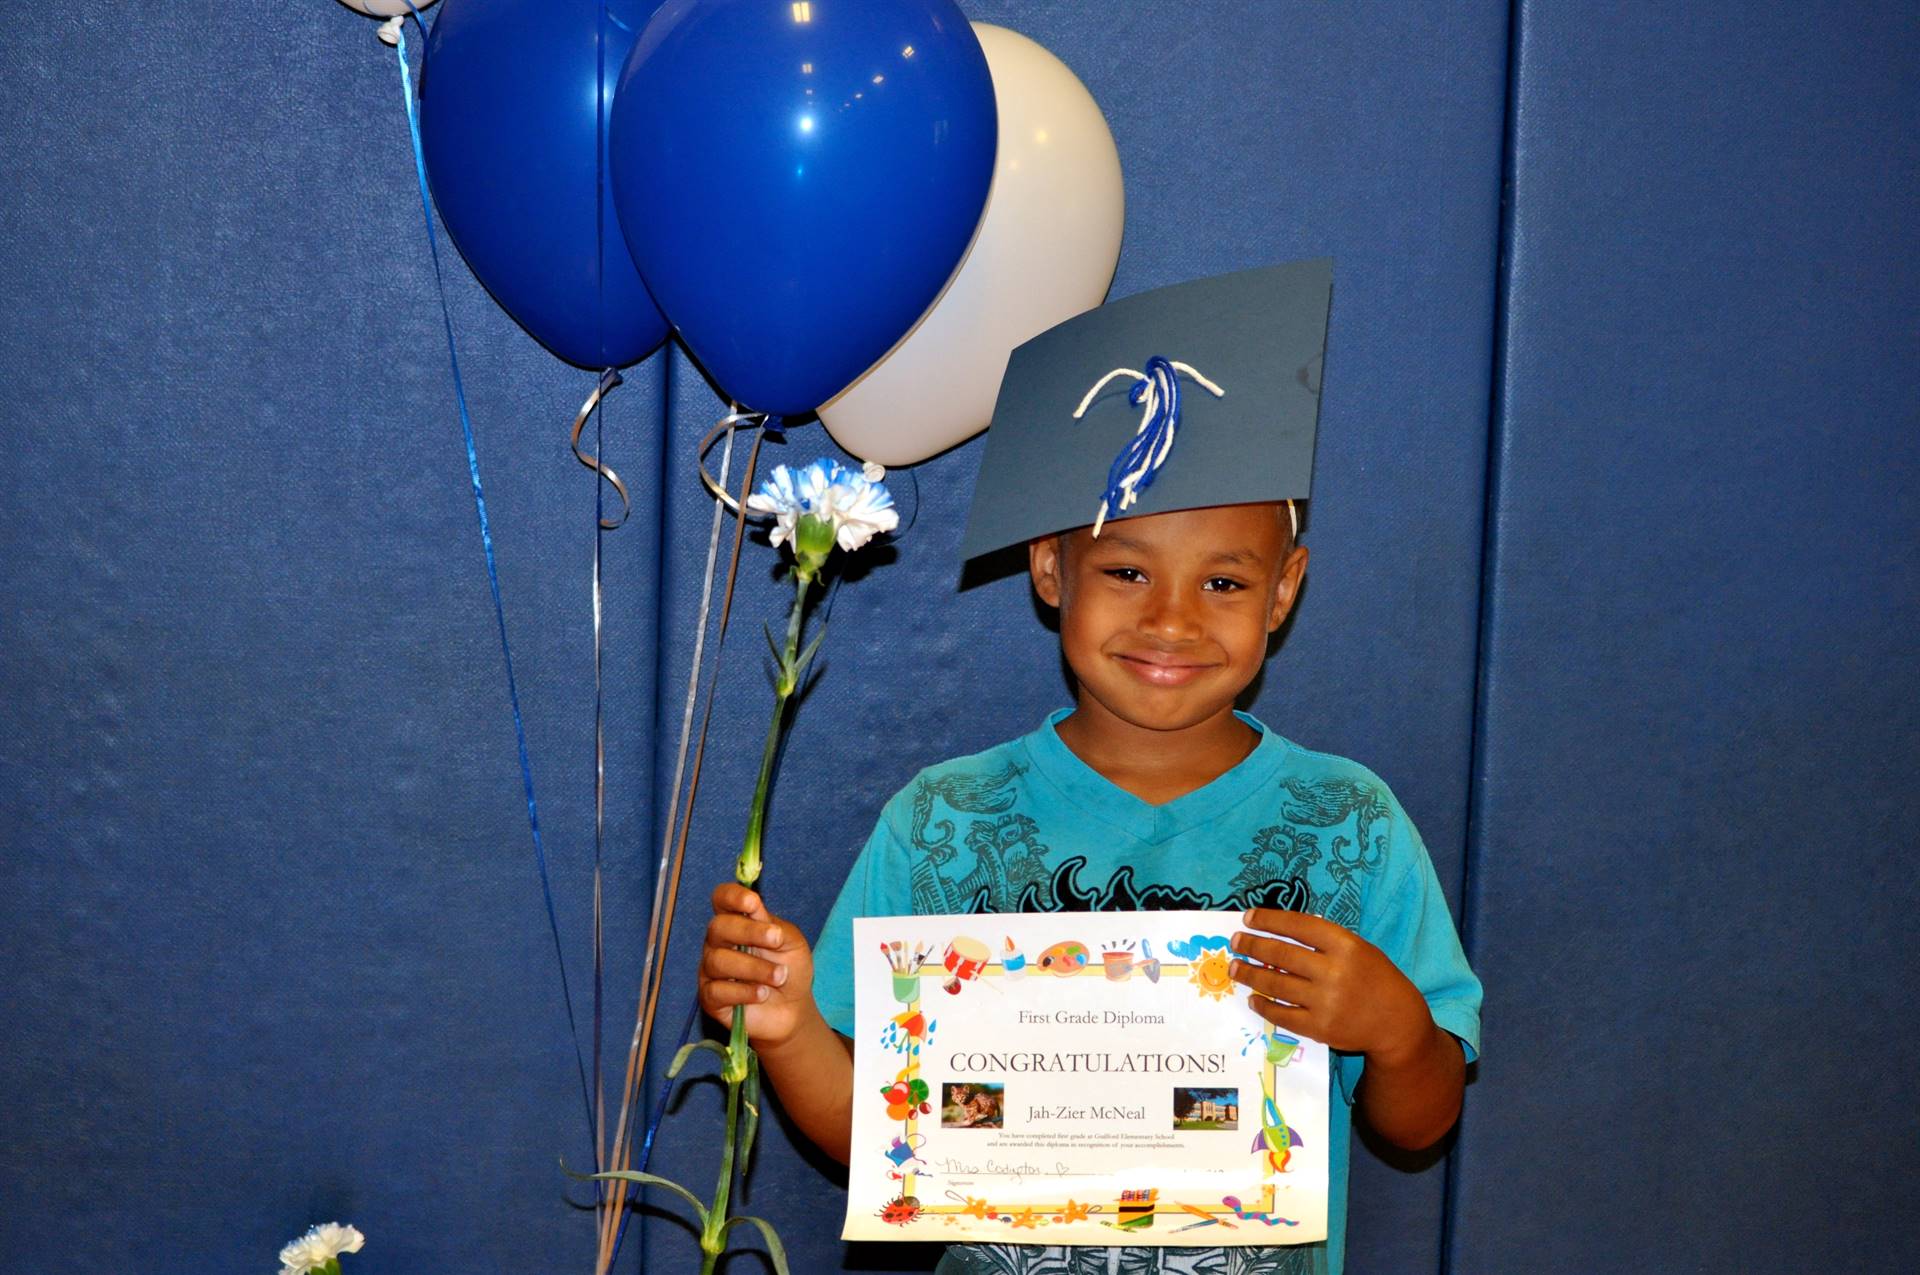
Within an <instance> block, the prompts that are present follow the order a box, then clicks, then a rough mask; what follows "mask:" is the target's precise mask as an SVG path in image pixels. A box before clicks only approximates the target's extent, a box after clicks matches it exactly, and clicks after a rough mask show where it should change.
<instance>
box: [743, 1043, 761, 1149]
mask: <svg viewBox="0 0 1920 1275" xmlns="http://www.w3.org/2000/svg"><path fill="white" fill-rule="evenodd" d="M740 1099H741V1101H742V1102H744V1103H746V1106H747V1118H746V1119H745V1120H743V1121H741V1127H740V1171H741V1172H742V1173H745V1172H746V1171H747V1160H748V1158H749V1157H751V1156H752V1154H753V1135H754V1133H755V1132H756V1131H757V1130H758V1129H759V1128H760V1055H758V1054H756V1053H753V1052H752V1051H751V1050H749V1051H748V1053H747V1078H746V1080H744V1081H743V1082H742V1089H741V1092H740Z"/></svg>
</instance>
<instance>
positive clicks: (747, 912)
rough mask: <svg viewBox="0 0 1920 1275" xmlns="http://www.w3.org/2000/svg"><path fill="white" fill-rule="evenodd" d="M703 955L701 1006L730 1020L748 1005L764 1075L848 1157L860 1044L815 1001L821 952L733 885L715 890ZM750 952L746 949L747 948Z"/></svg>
mask: <svg viewBox="0 0 1920 1275" xmlns="http://www.w3.org/2000/svg"><path fill="white" fill-rule="evenodd" d="M713 913H714V915H713V920H712V921H710V922H709V923H708V924H707V936H706V944H705V948H704V950H703V951H702V954H701V960H700V1005H701V1007H702V1008H703V1009H705V1010H706V1011H707V1013H709V1014H711V1015H713V1017H714V1018H716V1019H718V1020H719V1021H721V1022H723V1023H730V1022H732V1019H733V1008H734V1006H736V1005H744V1006H746V1010H747V1039H748V1040H749V1041H751V1042H752V1044H753V1048H754V1052H756V1053H758V1054H759V1055H760V1068H761V1073H762V1074H763V1075H764V1076H765V1077H766V1079H767V1083H768V1084H770V1085H771V1086H772V1087H773V1089H774V1092H776V1093H778V1094H779V1095H780V1105H781V1106H782V1107H783V1108H784V1109H785V1110H786V1112H787V1114H788V1115H789V1116H791V1117H792V1118H793V1121H794V1123H795V1124H797V1125H799V1126H800V1131H801V1132H802V1133H804V1134H806V1135H807V1137H808V1138H810V1139H811V1140H812V1141H813V1142H814V1144H815V1145H817V1146H818V1147H819V1148H820V1149H821V1150H822V1151H824V1152H826V1153H827V1154H828V1155H830V1156H832V1157H833V1158H834V1159H836V1160H838V1161H840V1163H842V1164H845V1163H846V1162H847V1149H848V1144H849V1143H850V1141H851V1140H852V1134H853V1046H852V1044H851V1042H849V1041H848V1040H847V1039H846V1037H844V1036H841V1035H840V1034H839V1033H837V1032H835V1031H834V1030H833V1028H832V1027H830V1026H828V1025H827V1020H826V1019H825V1018H823V1017H822V1016H821V1014H820V1008H819V1006H818V1005H816V1004H815V1003H814V999H813V949H812V948H811V947H809V946H808V944H807V940H806V937H805V936H804V935H803V934H801V932H800V928H799V927H798V926H796V925H793V924H792V923H790V922H787V921H783V920H781V919H780V918H779V917H777V916H774V915H772V914H771V913H769V912H768V911H767V907H766V903H765V902H764V901H763V900H762V899H761V898H760V896H759V895H758V894H756V893H754V892H753V891H752V890H749V889H747V888H746V887H745V886H741V885H735V884H733V883H731V882H729V883H727V884H724V885H721V886H719V887H717V888H716V889H715V890H714V892H713ZM743 948H744V949H746V950H744V951H743V950H741V949H743Z"/></svg>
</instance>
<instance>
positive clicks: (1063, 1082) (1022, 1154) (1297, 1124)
mask: <svg viewBox="0 0 1920 1275" xmlns="http://www.w3.org/2000/svg"><path fill="white" fill-rule="evenodd" d="M1240 925H1241V921H1240V914H1239V913H1237V912H1102V913H1085V912H1073V913H1028V914H1014V913H1006V914H988V915H969V916H917V917H872V918H865V919H861V920H856V921H855V922H854V1004H855V1019H856V1024H855V1036H854V1106H853V1142H852V1148H851V1159H850V1163H849V1166H848V1190H847V1220H846V1226H845V1228H844V1230H843V1232H842V1234H843V1235H844V1236H845V1238H847V1239H860V1240H940V1241H946V1242H984V1243H1013V1244H1019V1243H1027V1244H1103V1245H1182V1244H1185V1245H1204V1246H1208V1247H1213V1246H1219V1245H1241V1244H1249V1245H1250V1244H1304V1243H1310V1242H1312V1241H1315V1240H1321V1239H1325V1238H1326V1233H1327V1147H1326V1141H1327V1061H1328V1060H1327V1050H1326V1047H1325V1046H1324V1045H1321V1044H1319V1043H1318V1042H1316V1041H1312V1040H1304V1039H1300V1038H1296V1037H1293V1036H1290V1035H1288V1034H1286V1033H1285V1032H1282V1031H1280V1030H1279V1029H1278V1028H1275V1027H1273V1026H1272V1025H1271V1024H1269V1023H1267V1022H1266V1021H1265V1020H1263V1019H1261V1018H1260V1017H1259V1016H1258V1015H1257V1014H1255V1013H1254V1012H1253V1011H1252V1010H1251V1009H1249V1008H1248V1007H1247V1005H1246V1002H1245V994H1246V993H1245V990H1244V989H1243V988H1242V987H1240V986H1239V985H1238V984H1236V983H1234V982H1233V981H1232V980H1231V979H1230V978H1229V977H1228V969H1229V961H1230V957H1229V954H1228V950H1227V939H1228V937H1229V936H1230V935H1232V933H1233V932H1234V931H1235V930H1236V929H1239V928H1240Z"/></svg>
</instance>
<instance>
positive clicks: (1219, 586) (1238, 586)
mask: <svg viewBox="0 0 1920 1275" xmlns="http://www.w3.org/2000/svg"><path fill="white" fill-rule="evenodd" d="M1206 587H1207V588H1208V589H1209V590H1211V591H1212V592H1214V593H1237V592H1239V591H1240V590H1242V589H1244V588H1246V587H1247V586H1246V584H1245V583H1244V582H1242V581H1239V580H1235V579H1233V578H1232V577H1231V576H1215V577H1213V578H1212V579H1211V580H1209V581H1207V585H1206Z"/></svg>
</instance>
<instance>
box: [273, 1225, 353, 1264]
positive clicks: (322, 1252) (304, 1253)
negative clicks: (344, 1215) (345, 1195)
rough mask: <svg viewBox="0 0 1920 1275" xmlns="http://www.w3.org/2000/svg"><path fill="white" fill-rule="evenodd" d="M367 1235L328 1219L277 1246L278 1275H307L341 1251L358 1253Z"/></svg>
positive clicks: (331, 1259)
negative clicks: (279, 1246) (291, 1240)
mask: <svg viewBox="0 0 1920 1275" xmlns="http://www.w3.org/2000/svg"><path fill="white" fill-rule="evenodd" d="M366 1242H367V1237H366V1236H364V1235H362V1234H361V1233H360V1232H359V1231H358V1230H357V1229H356V1228H354V1227H351V1226H342V1225H340V1223H338V1222H328V1223H325V1224H324V1225H321V1226H316V1227H314V1228H313V1229H312V1230H310V1231H308V1232H307V1233H306V1234H305V1235H302V1236H301V1237H300V1238H299V1239H297V1240H295V1241H293V1243H291V1244H289V1245H287V1246H286V1247H285V1248H283V1249H281V1250H280V1275H308V1272H310V1271H317V1270H320V1269H321V1268H323V1267H325V1266H326V1264H327V1263H328V1262H331V1261H333V1260H334V1259H335V1258H336V1257H339V1256H340V1254H342V1253H358V1252H359V1251H360V1249H361V1247H362V1246H363V1245H364V1244H366Z"/></svg>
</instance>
